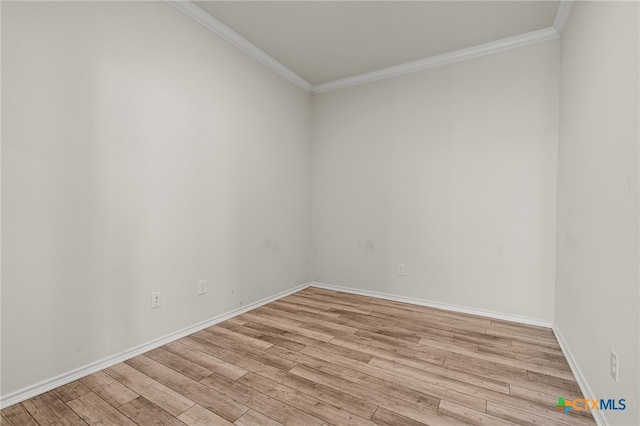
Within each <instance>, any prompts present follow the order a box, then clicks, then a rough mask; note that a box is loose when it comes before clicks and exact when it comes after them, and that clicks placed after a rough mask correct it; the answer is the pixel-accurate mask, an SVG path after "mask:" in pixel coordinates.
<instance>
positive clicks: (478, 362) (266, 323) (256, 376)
mask: <svg viewBox="0 0 640 426" xmlns="http://www.w3.org/2000/svg"><path fill="white" fill-rule="evenodd" d="M558 397H564V398H565V399H574V398H581V397H582V396H581V394H580V391H579V389H578V386H577V385H576V382H575V379H574V377H573V375H572V374H571V371H570V369H569V366H568V364H567V362H566V360H565V358H564V357H563V355H562V352H561V350H560V348H559V346H558V343H557V342H556V339H555V337H554V335H553V332H552V331H551V330H549V329H546V328H540V327H534V326H527V325H521V324H515V323H511V322H507V321H498V320H492V319H487V318H483V317H477V316H472V315H465V314H458V313H453V312H448V311H442V310H437V309H432V308H426V307H421V306H415V305H409V304H404V303H397V302H391V301H387V300H381V299H375V298H370V297H364V296H357V295H352V294H347V293H339V292H334V291H329V290H323V289H318V288H314V287H310V288H307V289H305V290H302V291H300V292H298V293H296V294H293V295H291V296H287V297H285V298H283V299H280V300H278V301H276V302H272V303H270V304H268V305H265V306H263V307H260V308H258V309H255V310H253V311H250V312H248V313H245V314H242V315H240V316H237V317H235V318H233V319H230V320H228V321H225V322H223V323H220V324H218V325H216V326H213V327H209V328H207V329H206V330H203V331H200V332H197V333H195V334H193V335H191V336H188V337H185V338H183V339H180V340H178V341H175V342H173V343H169V344H167V345H165V346H162V347H161V348H158V349H154V350H152V351H150V352H147V353H145V354H143V355H140V356H137V357H135V358H132V359H130V360H128V361H126V362H124V363H121V364H118V365H116V366H113V367H110V368H107V369H106V370H103V371H101V372H98V373H95V374H92V375H90V376H88V377H85V378H83V379H81V380H78V381H75V382H73V383H70V384H68V385H65V386H62V387H60V388H57V389H55V390H53V391H50V392H47V393H45V394H43V395H40V396H37V397H34V398H32V399H29V400H27V401H24V402H22V403H20V404H16V405H14V406H11V407H8V408H6V409H4V410H2V412H1V416H2V417H1V418H2V424H3V425H5V424H7V425H16V426H18V425H37V424H40V425H51V424H61V425H62V424H65V425H75V424H80V425H84V424H91V425H135V424H138V425H144V426H147V425H184V424H187V425H232V424H235V425H239V426H240V425H241V426H247V425H279V424H290V425H293V424H295V425H320V424H322V425H326V424H334V425H373V424H378V425H419V424H430V425H457V424H465V423H466V424H478V425H510V424H524V425H556V424H557V425H593V424H595V423H594V421H593V418H592V417H591V415H590V414H589V413H588V412H575V411H570V412H569V413H567V414H563V413H562V412H561V411H559V410H557V409H556V408H555V407H554V405H555V404H556V402H557V400H558Z"/></svg>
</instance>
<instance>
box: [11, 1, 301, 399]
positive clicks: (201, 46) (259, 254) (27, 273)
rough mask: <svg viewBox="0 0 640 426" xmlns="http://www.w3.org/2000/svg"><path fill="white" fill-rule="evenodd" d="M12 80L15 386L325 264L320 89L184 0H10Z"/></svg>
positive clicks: (265, 292)
mask: <svg viewBox="0 0 640 426" xmlns="http://www.w3.org/2000/svg"><path fill="white" fill-rule="evenodd" d="M2 89H3V91H2V106H3V108H2V122H3V123H4V126H3V128H2V151H3V152H2V154H3V155H2V207H3V210H2V231H3V234H2V244H3V250H2V366H1V370H2V394H3V395H7V394H10V393H11V392H14V391H16V390H19V389H22V388H24V387H26V386H28V385H32V384H35V383H38V382H39V381H41V380H44V379H49V378H51V377H53V376H56V375H58V374H60V373H65V372H67V371H70V370H72V369H74V368H76V367H80V366H83V365H86V364H88V363H90V362H93V361H96V360H99V359H101V358H103V357H106V356H110V355H113V354H117V353H119V352H120V351H123V350H125V349H128V348H131V347H133V346H135V345H138V344H141V343H145V342H148V341H150V340H152V339H154V338H157V337H159V336H163V335H166V334H168V333H170V332H173V331H176V330H179V329H182V328H183V327H186V326H190V325H192V324H195V323H197V322H200V321H203V320H206V319H208V318H211V317H213V316H215V315H218V314H220V313H224V312H228V311H230V310H232V309H234V308H237V307H239V306H240V305H242V304H247V303H249V302H253V301H256V300H259V299H262V298H264V297H267V296H271V295H273V294H276V293H278V292H280V291H283V290H286V289H289V288H292V287H294V286H296V285H299V284H301V283H305V282H307V281H308V279H309V277H308V270H309V258H308V254H309V250H308V242H309V164H308V162H309V153H310V133H309V132H310V112H311V98H310V96H309V95H308V94H306V93H304V92H303V91H301V90H300V89H298V88H296V87H295V86H293V85H292V84H291V83H289V82H287V81H285V80H284V79H282V78H281V77H279V76H277V75H276V74H274V73H273V72H272V71H270V70H269V69H267V68H265V67H264V66H262V65H260V64H258V63H257V62H255V61H254V60H252V59H251V58H249V57H248V56H246V55H245V54H244V53H242V52H240V51H239V50H237V49H236V48H234V47H232V46H231V45H229V44H228V43H226V42H225V41H223V40H221V39H219V38H218V37H217V36H215V35H214V34H213V33H211V32H209V31H207V30H206V29H205V28H204V27H202V26H200V25H199V24H198V23H196V22H195V21H193V20H191V19H190V18H188V17H187V16H185V15H183V14H181V13H180V12H179V11H177V10H176V9H175V8H173V7H172V6H171V5H169V4H167V3H164V2H62V3H58V2H43V3H34V2H2ZM201 278H206V279H207V285H208V293H207V294H206V295H204V296H200V297H199V296H198V295H197V288H198V280H199V279H201ZM152 291H160V292H161V298H162V307H161V308H159V309H154V310H151V308H150V300H151V298H150V295H151V292H152Z"/></svg>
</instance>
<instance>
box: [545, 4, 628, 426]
mask: <svg viewBox="0 0 640 426" xmlns="http://www.w3.org/2000/svg"><path fill="white" fill-rule="evenodd" d="M638 22H639V9H638V3H637V2H575V3H574V5H573V7H572V9H571V14H570V15H569V20H568V21H567V25H566V27H565V29H564V32H563V34H562V40H561V42H562V64H561V96H560V105H561V106H560V136H559V154H558V170H559V173H558V219H557V225H558V228H557V233H558V236H557V253H558V259H557V282H556V323H557V327H558V328H559V329H560V331H561V333H562V335H563V336H564V338H565V340H566V343H567V345H568V346H569V349H570V351H571V353H572V354H573V357H574V358H575V360H576V361H577V363H578V366H579V368H580V370H581V371H582V374H583V375H584V377H585V378H586V381H587V383H588V384H589V386H590V388H591V391H592V392H593V395H592V396H593V397H595V398H605V399H609V398H615V399H619V398H624V399H626V401H627V409H626V410H625V411H601V412H600V414H601V415H604V416H606V418H607V419H608V421H609V423H610V424H615V425H637V424H640V417H639V413H640V397H639V388H640V383H639V378H640V371H639V369H638V363H639V362H640V352H639V349H638V341H639V338H640V328H639V327H640V317H639V314H638V312H640V305H639V297H640V295H639V286H640V277H639V272H638V265H639V264H638V259H639V256H640V252H639V236H638V232H639V229H638V226H639V224H638V220H639V217H640V210H639V207H638V205H639V191H640V188H639V184H638V179H639V174H638V169H639V146H638V144H639V143H640V142H639V141H640V134H639V131H638V117H639V116H640V110H639V106H638V103H639V101H638V100H639V87H638V81H639V80H640V76H639V74H638V62H639V59H640V58H639V57H638V50H639V47H640V46H639V45H638V37H639V36H640V34H639V33H638ZM611 348H613V349H614V350H615V351H616V352H617V353H618V355H619V359H620V361H619V363H620V370H619V375H620V382H619V383H616V382H615V381H614V380H613V379H612V378H611V377H610V376H609V350H610V349H611Z"/></svg>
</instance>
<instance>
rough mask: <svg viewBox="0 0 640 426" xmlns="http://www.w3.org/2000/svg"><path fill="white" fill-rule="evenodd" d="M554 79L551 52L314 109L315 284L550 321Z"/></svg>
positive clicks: (362, 90) (387, 83)
mask: <svg viewBox="0 0 640 426" xmlns="http://www.w3.org/2000/svg"><path fill="white" fill-rule="evenodd" d="M558 67H559V41H558V40H554V41H549V42H544V43H539V44H535V45H532V46H528V47H523V48H519V49H515V50H509V51H505V52H502V53H498V54H494V55H490V56H485V57H482V58H478V59H473V60H469V61H463V62H458V63H455V64H451V65H447V66H443V67H439V68H435V69H431V70H427V71H423V72H418V73H414V74H409V75H405V76H402V77H396V78H392V79H388V80H383V81H379V82H375V83H370V84H365V85H362V86H357V87H352V88H349V89H344V90H340V91H337V92H331V93H327V94H322V95H319V96H314V104H313V108H314V110H313V130H314V131H313V136H314V138H313V144H312V191H311V194H312V209H311V211H312V214H311V215H312V232H311V235H312V249H311V253H312V254H311V258H312V273H311V275H312V279H313V280H315V281H319V282H322V283H326V284H334V285H341V286H347V287H355V288H359V289H366V290H371V291H378V292H384V293H390V294H394V295H400V296H407V297H414V298H420V299H426V300H431V301H436V302H442V303H448V304H454V305H460V306H466V307H473V308H476V309H481V310H485V311H491V312H496V313H503V314H509V315H514V316H519V317H523V318H530V319H538V320H543V321H548V322H550V321H552V320H553V303H554V296H553V293H554V290H553V286H554V268H555V212H556V195H555V185H556V153H557V126H558V74H559V70H558ZM399 263H401V264H404V265H405V268H406V275H405V276H398V275H396V266H397V264H399Z"/></svg>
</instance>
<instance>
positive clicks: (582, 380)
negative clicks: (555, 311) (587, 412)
mask: <svg viewBox="0 0 640 426" xmlns="http://www.w3.org/2000/svg"><path fill="white" fill-rule="evenodd" d="M553 334H555V335H556V340H557V341H558V344H559V345H560V349H562V353H563V354H564V357H565V358H566V359H567V362H568V363H569V367H571V372H572V373H573V376H574V377H575V378H576V382H578V386H579V387H580V391H581V392H582V395H584V397H585V398H587V399H598V398H597V397H596V395H595V394H594V393H593V391H592V390H591V387H590V386H589V383H588V382H587V379H586V377H585V376H584V374H582V370H580V367H579V366H578V363H577V362H576V359H575V358H574V357H573V354H572V353H571V350H570V349H569V346H568V345H567V341H566V340H564V336H563V335H562V333H561V332H560V329H559V328H558V325H557V324H554V325H553ZM602 411H603V410H591V414H592V415H593V418H594V420H595V421H596V424H597V425H598V426H607V425H608V424H609V422H608V421H607V418H606V417H605V415H604V413H603V412H602Z"/></svg>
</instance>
